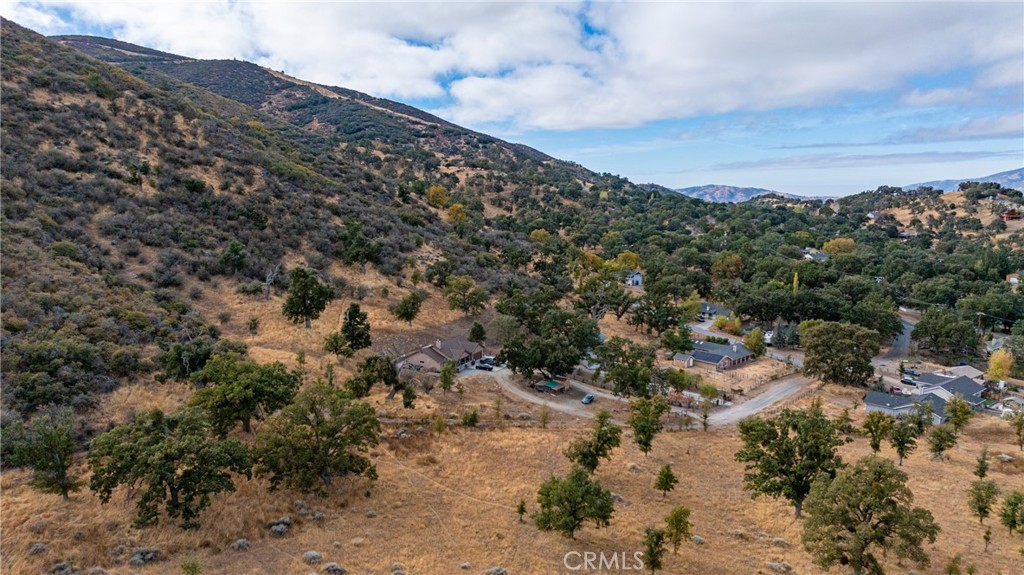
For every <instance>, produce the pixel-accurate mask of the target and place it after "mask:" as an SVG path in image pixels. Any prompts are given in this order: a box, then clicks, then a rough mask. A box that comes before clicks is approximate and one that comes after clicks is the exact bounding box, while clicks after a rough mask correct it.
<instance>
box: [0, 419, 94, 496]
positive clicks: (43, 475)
mask: <svg viewBox="0 0 1024 575" xmlns="http://www.w3.org/2000/svg"><path fill="white" fill-rule="evenodd" d="M3 439H4V443H5V445H4V450H5V451H8V452H9V455H7V457H6V458H5V461H4V462H5V463H7V464H9V465H14V466H26V467H30V468H31V469H32V486H33V487H35V488H36V489H38V490H40V491H42V492H44V493H59V494H60V496H61V497H62V498H63V499H64V500H65V501H67V500H68V493H72V492H75V491H78V490H79V489H81V488H82V485H83V484H84V482H83V481H81V479H79V478H78V477H77V476H76V475H74V474H73V473H71V466H72V465H74V463H75V452H76V451H78V446H77V444H76V443H75V414H74V412H73V411H72V410H71V408H70V407H56V406H50V407H47V408H44V409H43V410H41V411H40V412H39V413H38V414H36V415H35V416H33V417H32V419H30V420H29V421H28V422H27V423H25V422H18V423H17V424H15V425H14V426H13V427H12V428H10V429H9V430H5V431H4V438H3Z"/></svg>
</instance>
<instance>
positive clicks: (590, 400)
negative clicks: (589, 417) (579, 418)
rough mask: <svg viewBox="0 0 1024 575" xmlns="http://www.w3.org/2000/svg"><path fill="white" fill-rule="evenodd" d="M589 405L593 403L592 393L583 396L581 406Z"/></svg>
mask: <svg viewBox="0 0 1024 575" xmlns="http://www.w3.org/2000/svg"><path fill="white" fill-rule="evenodd" d="M591 403H594V394H593V393H588V394H586V395H584V396H583V405H590V404H591Z"/></svg>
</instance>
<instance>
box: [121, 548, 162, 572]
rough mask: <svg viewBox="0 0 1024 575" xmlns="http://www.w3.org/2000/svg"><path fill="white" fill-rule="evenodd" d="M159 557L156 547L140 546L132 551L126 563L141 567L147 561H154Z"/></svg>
mask: <svg viewBox="0 0 1024 575" xmlns="http://www.w3.org/2000/svg"><path fill="white" fill-rule="evenodd" d="M159 559H160V552H159V551H157V550H156V549H150V548H148V547H140V548H138V549H136V550H135V551H134V552H132V556H131V559H129V560H128V564H129V565H131V566H132V567H142V566H143V565H146V564H147V563H155V562H156V561H157V560H159Z"/></svg>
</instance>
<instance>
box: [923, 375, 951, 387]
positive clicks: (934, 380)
mask: <svg viewBox="0 0 1024 575" xmlns="http://www.w3.org/2000/svg"><path fill="white" fill-rule="evenodd" d="M954 379H956V377H955V376H952V375H942V374H941V373H922V374H921V375H919V376H917V377H916V378H915V379H914V381H916V382H917V384H918V385H921V384H922V383H923V384H926V385H942V384H944V383H948V382H950V381H953V380H954Z"/></svg>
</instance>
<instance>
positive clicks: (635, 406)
mask: <svg viewBox="0 0 1024 575" xmlns="http://www.w3.org/2000/svg"><path fill="white" fill-rule="evenodd" d="M668 412H669V405H668V402H666V401H665V398H664V397H662V396H661V395H656V396H654V397H652V398H650V399H646V398H642V397H641V398H637V399H634V400H633V401H632V402H630V404H629V419H628V420H627V421H626V423H627V424H628V425H629V427H630V428H632V429H633V441H635V442H636V445H637V447H639V448H640V451H642V452H643V454H644V455H647V454H649V453H650V452H651V444H652V443H653V442H654V436H655V435H657V434H658V432H659V431H661V427H662V426H661V417H662V416H663V415H665V414H666V413H668Z"/></svg>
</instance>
